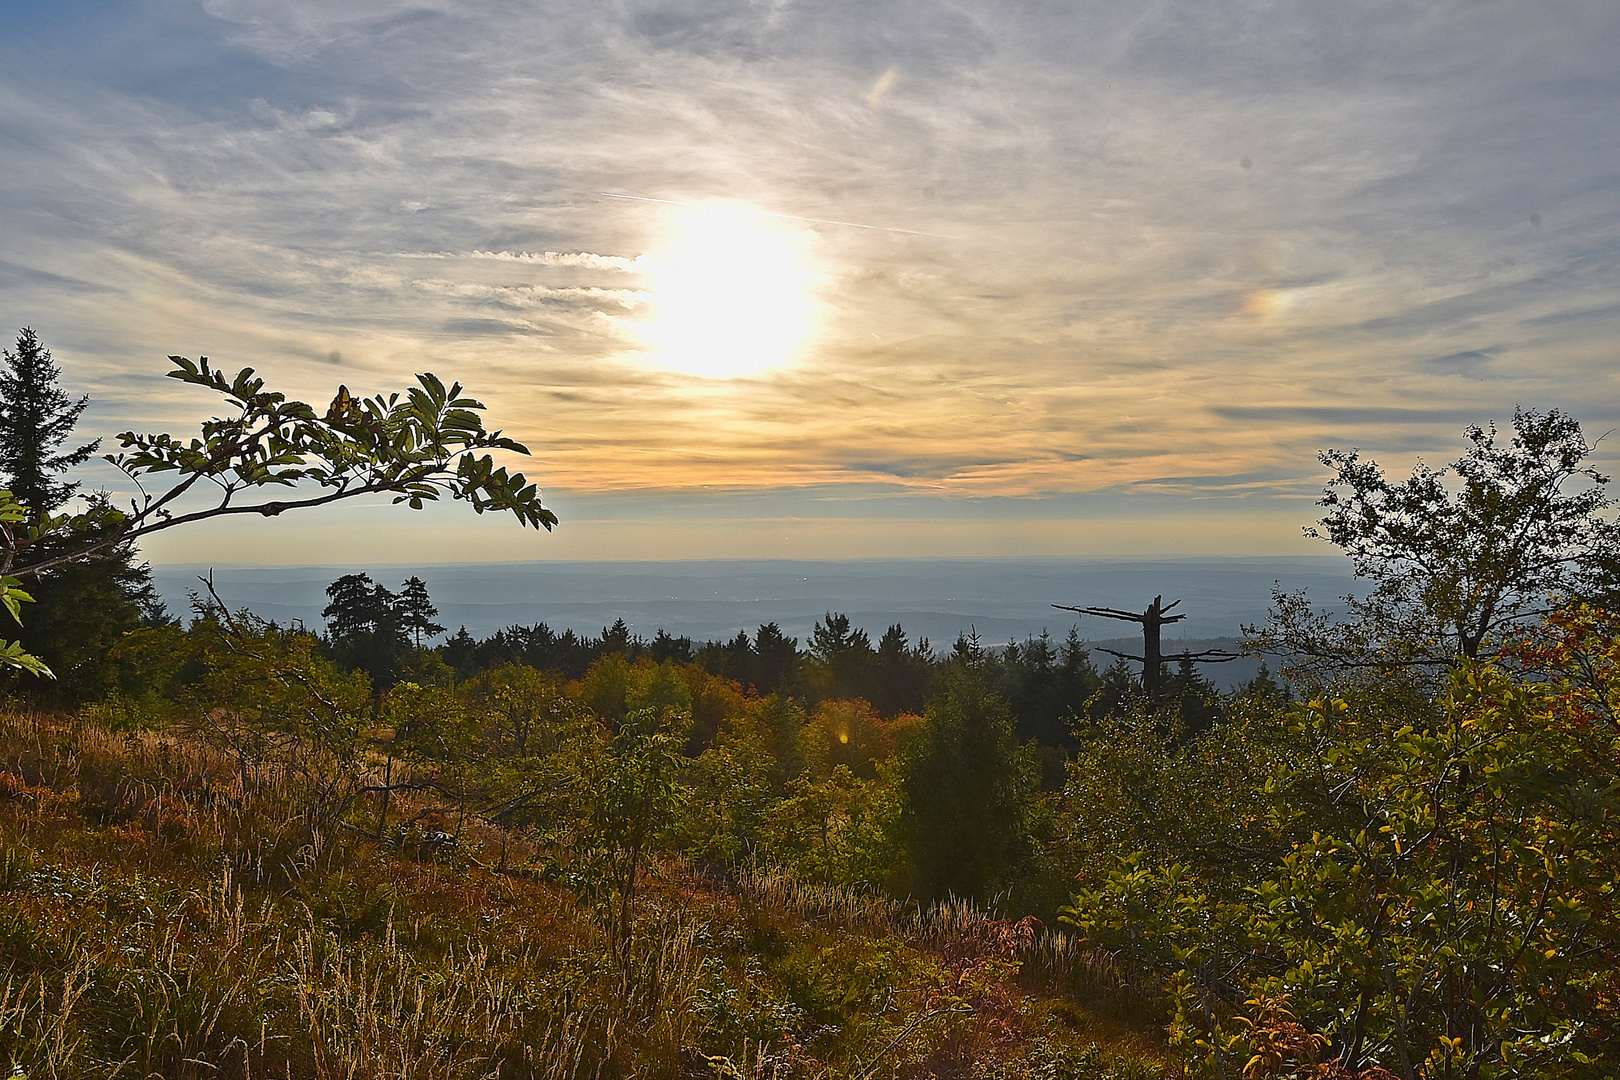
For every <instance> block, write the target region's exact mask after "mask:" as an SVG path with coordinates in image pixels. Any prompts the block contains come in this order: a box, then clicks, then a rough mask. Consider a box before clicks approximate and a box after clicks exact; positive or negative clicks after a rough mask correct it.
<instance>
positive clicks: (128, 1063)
mask: <svg viewBox="0 0 1620 1080" xmlns="http://www.w3.org/2000/svg"><path fill="white" fill-rule="evenodd" d="M396 799H397V801H396V803H395V808H394V810H393V811H392V812H391V813H392V816H393V820H395V821H403V820H409V819H411V818H413V817H414V818H417V819H419V821H420V824H421V825H422V826H424V827H437V826H440V825H444V824H448V823H450V821H451V820H452V810H451V808H448V807H445V808H437V809H436V808H435V806H434V805H433V804H432V803H431V802H428V801H425V800H418V801H415V802H412V801H410V800H408V799H400V798H398V797H397V796H396ZM307 803H308V800H307V798H306V793H305V792H303V791H301V790H300V789H299V787H298V784H297V782H296V781H295V780H293V779H292V778H289V777H285V776H277V775H274V774H271V773H267V772H264V771H262V770H261V771H259V772H257V773H250V772H248V771H246V770H244V769H242V768H241V767H240V762H238V761H235V760H233V759H232V758H230V757H229V756H227V755H223V754H220V753H218V752H215V751H213V750H210V749H208V748H207V747H205V746H203V745H202V744H200V743H198V742H196V741H193V740H189V739H186V738H183V737H181V736H178V735H174V734H164V733H139V734H134V735H123V734H116V733H112V732H108V731H106V730H104V729H101V728H99V727H97V726H95V725H94V724H88V723H83V722H78V721H74V720H72V719H69V718H66V717H60V716H57V717H48V716H38V715H32V714H24V713H17V712H10V713H5V712H0V1068H6V1067H10V1066H16V1067H18V1068H20V1069H21V1070H23V1071H24V1072H25V1073H26V1075H28V1076H29V1077H33V1078H35V1080H39V1078H42V1077H50V1078H53V1080H81V1078H82V1080H89V1078H92V1077H94V1078H97V1080H104V1078H121V1080H147V1078H149V1077H163V1078H166V1080H203V1078H210V1080H212V1078H219V1077H229V1078H233V1080H235V1078H240V1080H252V1078H256V1077H265V1078H270V1077H285V1078H288V1080H291V1078H294V1077H298V1078H311V1080H328V1078H330V1080H338V1078H342V1080H441V1078H442V1080H452V1078H455V1080H462V1078H468V1080H470V1078H501V1080H526V1078H558V1080H561V1078H569V1080H577V1078H587V1077H590V1078H598V1080H611V1078H627V1077H646V1078H649V1080H655V1078H670V1080H674V1078H679V1077H734V1078H748V1080H764V1078H771V1080H792V1078H805V1080H811V1078H823V1077H825V1078H832V1077H861V1078H862V1080H879V1078H888V1080H895V1078H899V1077H923V1076H940V1077H945V1076H967V1075H975V1076H978V1075H996V1076H1004V1077H1008V1078H1012V1077H1030V1078H1034V1077H1042V1078H1048V1080H1062V1078H1065V1077H1068V1078H1073V1080H1088V1078H1094V1080H1101V1078H1104V1077H1108V1076H1118V1077H1126V1076H1130V1077H1146V1076H1150V1075H1154V1074H1156V1072H1157V1067H1156V1066H1155V1065H1154V1064H1153V1059H1152V1058H1151V1056H1144V1055H1143V1054H1141V1053H1140V1052H1139V1048H1137V1047H1136V1045H1135V1044H1133V1043H1132V1042H1131V1041H1130V1040H1128V1039H1125V1040H1115V1041H1114V1042H1110V1041H1109V1040H1110V1039H1112V1038H1113V1036H1112V1035H1110V1034H1108V1033H1107V1032H1105V1031H1104V1030H1103V1029H1102V1028H1101V1027H1098V1026H1097V1024H1096V1023H1095V1022H1094V1021H1093V1020H1091V1019H1089V1018H1088V1015H1089V1014H1087V1013H1086V1012H1085V1010H1083V1009H1080V1008H1079V1007H1078V1005H1076V1000H1077V999H1076V998H1075V995H1074V994H1073V993H1072V992H1071V988H1072V987H1073V986H1079V985H1080V984H1082V983H1083V982H1085V981H1086V980H1090V981H1091V983H1092V984H1094V985H1095V987H1098V988H1101V987H1104V986H1105V985H1117V980H1116V981H1115V982H1114V983H1109V980H1114V979H1115V976H1116V973H1114V972H1112V969H1110V968H1109V967H1108V966H1107V962H1106V958H1099V957H1096V956H1093V955H1091V954H1089V953H1086V952H1085V951H1084V950H1080V949H1077V948H1076V947H1074V946H1073V944H1072V943H1071V942H1069V941H1068V939H1067V938H1065V937H1064V936H1063V935H1060V934H1046V933H1036V932H1035V930H1034V928H1031V927H1029V926H1028V925H1027V924H1012V923H1009V922H1007V921H1006V920H999V919H996V918H993V917H992V916H991V915H990V914H988V913H987V912H985V911H983V910H981V909H979V908H977V907H974V906H973V905H969V904H960V903H952V904H943V905H938V906H935V907H932V908H929V909H926V910H919V909H918V908H917V907H916V906H915V905H908V904H905V903H902V902H898V901H894V900H891V899H887V898H882V897H876V896H871V895H866V894H863V893H857V892H855V891H853V890H839V889H827V888H825V887H819V886H813V885H805V884H803V883H799V882H795V881H793V880H791V879H790V878H787V877H785V876H783V875H781V874H774V873H771V872H770V871H768V870H764V869H758V870H753V871H748V872H743V873H740V874H739V875H738V876H737V878H736V880H734V881H731V882H727V883H724V884H720V883H717V882H715V881H713V880H711V879H707V878H704V877H701V876H699V875H696V874H694V873H692V872H691V871H690V870H689V869H687V868H685V867H684V866H682V865H681V864H680V863H679V862H676V861H670V862H664V863H661V864H659V866H658V867H656V868H655V873H654V875H653V878H654V880H653V882H652V884H651V887H650V889H649V891H648V895H647V898H646V900H645V902H644V906H643V909H642V911H641V915H640V918H639V921H638V932H637V938H636V945H635V948H634V949H633V950H632V953H631V962H630V963H629V965H628V966H627V967H624V968H621V967H620V966H618V965H616V964H614V963H613V962H611V961H610V960H609V959H608V951H607V948H606V941H605V938H604V935H603V931H602V929H601V927H600V926H599V925H598V923H597V922H596V920H595V917H594V915H593V909H592V908H591V907H590V906H589V905H585V904H583V903H581V902H579V901H578V900H577V898H576V897H575V896H574V894H573V893H572V892H570V891H569V889H567V888H565V887H563V886H562V885H559V884H551V883H547V882H544V881H540V880H534V879H532V878H529V877H525V876H523V875H521V874H518V873H510V874H502V873H498V872H495V871H496V868H498V867H501V866H504V865H507V863H505V862H503V861H502V859H501V855H502V853H503V852H504V853H505V855H506V856H507V861H508V862H509V863H510V865H511V866H513V867H517V866H518V865H519V864H521V863H522V861H523V859H524V858H525V857H526V856H527V854H528V853H529V852H530V851H532V850H533V843H532V841H531V840H529V839H527V838H525V837H522V836H517V835H508V834H506V833H505V832H504V831H503V830H500V829H496V828H493V827H491V826H488V825H484V824H478V825H476V826H472V827H469V828H467V829H466V830H465V831H464V833H463V835H462V837H461V841H462V842H461V844H460V845H459V846H458V847H457V848H455V849H454V850H453V851H440V852H437V853H436V854H435V853H430V852H425V851H423V850H419V849H411V848H409V847H408V846H400V845H390V844H380V843H377V842H375V841H373V840H371V839H370V838H369V837H367V836H365V835H363V834H364V832H365V830H366V829H368V828H372V827H374V826H375V814H374V808H367V813H366V815H364V816H363V819H362V818H359V817H357V818H356V820H355V821H353V822H351V823H349V824H348V825H347V826H344V825H341V824H340V825H339V826H337V827H334V826H333V825H332V824H331V823H330V822H324V823H323V820H322V819H320V818H317V817H315V816H312V815H310V814H309V813H307V812H306V811H305V810H304V809H302V808H303V807H305V806H306V805H307ZM1088 1025H1089V1026H1088ZM1097 1039H1102V1040H1103V1041H1104V1043H1105V1045H1104V1046H1103V1047H1102V1048H1101V1049H1099V1048H1097V1047H1092V1048H1089V1049H1088V1048H1087V1046H1086V1043H1087V1042H1088V1041H1094V1040H1097Z"/></svg>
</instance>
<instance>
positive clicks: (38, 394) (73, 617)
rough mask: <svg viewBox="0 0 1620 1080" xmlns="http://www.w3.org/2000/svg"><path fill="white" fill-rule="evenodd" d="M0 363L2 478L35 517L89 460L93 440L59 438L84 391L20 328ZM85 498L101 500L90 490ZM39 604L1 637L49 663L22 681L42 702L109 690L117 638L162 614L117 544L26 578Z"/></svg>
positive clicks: (145, 573) (49, 549)
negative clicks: (68, 387)
mask: <svg viewBox="0 0 1620 1080" xmlns="http://www.w3.org/2000/svg"><path fill="white" fill-rule="evenodd" d="M4 355H5V362H4V364H3V365H0V484H3V485H4V486H5V487H7V488H9V489H10V490H11V492H12V493H13V494H14V495H15V496H16V497H17V499H18V501H19V502H21V503H22V504H23V505H25V506H27V507H28V508H29V512H30V514H32V515H33V517H34V518H35V520H37V519H39V518H42V517H45V516H47V515H50V514H53V513H55V512H56V511H58V510H60V509H61V508H62V506H63V504H65V503H66V502H67V501H68V500H69V499H71V498H72V497H73V496H74V494H75V493H77V491H78V490H79V485H78V484H77V483H74V482H71V481H67V480H64V479H62V478H61V477H62V474H63V473H64V472H66V471H67V470H68V469H71V468H73V467H74V466H76V465H82V464H83V463H84V462H86V461H88V460H89V458H90V455H91V454H94V453H95V452H96V450H97V448H98V447H99V446H100V442H101V440H99V439H97V440H94V441H92V442H88V443H85V444H84V445H82V446H79V447H76V448H74V449H71V450H65V451H64V450H62V449H61V447H62V444H63V443H65V442H67V441H68V438H69V436H71V435H72V434H73V426H74V424H75V423H77V422H78V419H79V416H80V414H82V413H83V412H84V410H85V406H87V405H88V404H89V403H90V398H89V396H88V395H82V396H80V397H79V398H77V399H75V398H73V397H72V396H70V395H69V394H68V393H67V392H66V391H64V390H63V389H62V387H61V385H60V383H59V380H60V379H61V373H60V372H59V371H58V370H57V368H56V364H55V363H54V362H53V361H52V359H51V351H50V350H49V349H47V348H46V347H45V346H44V345H43V344H42V343H41V342H40V340H39V337H38V335H36V334H35V333H34V331H33V330H31V329H28V328H26V327H25V328H24V329H23V331H22V332H21V333H20V334H19V335H18V336H17V348H16V351H15V352H13V351H11V350H9V349H8V350H6V351H5V354H4ZM90 498H91V501H92V502H95V501H98V500H104V499H105V496H103V495H99V494H98V495H92V496H91V497H90ZM93 538H94V537H87V536H84V535H75V536H62V537H58V538H52V539H49V540H47V541H45V542H44V543H42V544H40V545H37V546H36V547H35V548H34V549H32V551H31V553H32V554H36V555H49V554H52V553H53V552H55V551H56V550H58V549H59V548H62V547H72V546H75V545H82V544H83V543H85V541H86V540H89V539H93ZM28 591H29V592H30V593H32V594H33V597H34V599H35V601H36V603H34V604H32V605H30V606H29V609H28V614H27V617H26V619H25V622H24V624H23V625H22V626H21V627H20V628H18V627H16V626H12V625H8V626H5V627H4V628H3V632H0V637H7V636H10V635H12V634H15V635H16V636H17V637H18V638H19V639H20V640H21V641H22V643H23V646H24V647H25V648H26V649H27V650H28V651H29V652H31V653H33V654H34V655H36V656H38V657H40V658H41V659H42V660H44V661H45V662H46V663H48V664H49V665H50V666H51V669H52V670H53V671H54V672H55V673H56V676H57V680H56V682H55V683H36V682H33V681H30V682H28V683H27V684H26V686H27V688H28V690H29V692H30V693H32V694H35V695H36V696H38V697H41V698H43V699H47V700H53V701H56V702H61V703H68V704H71V703H74V702H77V701H84V700H87V699H90V698H94V697H97V696H100V695H102V694H104V693H106V692H108V691H109V690H111V689H113V688H114V687H115V686H116V685H117V684H118V681H119V672H118V668H117V665H116V663H115V661H114V660H113V658H112V655H111V654H112V652H113V650H114V648H115V647H116V646H117V644H118V642H119V641H120V640H121V639H122V638H123V636H124V635H125V634H126V633H128V632H129V631H131V630H134V629H136V628H137V627H139V626H141V625H143V624H144V625H153V624H155V623H160V622H163V621H165V620H166V616H165V614H164V612H163V604H162V602H161V601H160V600H159V599H158V596H157V593H156V591H155V590H154V589H153V588H152V581H151V574H150V571H149V570H148V568H147V567H146V565H145V564H144V563H140V562H137V561H136V554H135V549H134V548H133V547H132V546H131V545H129V544H118V545H115V546H113V547H111V548H108V549H106V550H104V551H103V552H102V553H101V554H99V555H98V556H96V557H95V558H93V559H89V560H85V561H82V562H75V563H69V564H67V565H64V566H59V567H57V568H56V569H55V570H51V571H48V572H46V573H44V574H41V575H39V576H38V577H37V578H35V579H34V580H32V581H30V582H29V583H28Z"/></svg>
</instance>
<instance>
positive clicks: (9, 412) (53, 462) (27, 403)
mask: <svg viewBox="0 0 1620 1080" xmlns="http://www.w3.org/2000/svg"><path fill="white" fill-rule="evenodd" d="M60 378H61V373H60V372H59V371H57V369H56V365H55V364H54V363H53V362H52V360H51V350H49V349H47V348H46V347H45V346H44V345H43V344H41V343H40V340H39V337H38V335H36V334H35V333H34V331H33V330H32V329H30V328H29V327H26V326H25V327H23V329H22V332H21V333H20V334H18V335H17V351H16V352H12V351H11V350H10V349H7V350H5V364H4V366H3V367H0V474H3V475H4V477H5V482H6V485H7V486H8V487H9V488H10V490H11V493H12V494H13V495H15V496H16V497H17V501H18V502H20V503H22V504H23V505H24V506H26V507H28V509H29V512H30V514H32V515H33V517H34V519H35V520H37V519H39V518H41V517H44V516H45V515H47V514H50V513H52V512H54V511H55V510H57V509H58V508H59V507H60V506H61V505H62V504H63V503H65V502H67V501H68V499H70V498H72V497H73V493H74V492H76V491H77V490H78V489H79V485H78V484H75V483H68V482H65V481H62V480H58V479H57V477H58V476H60V475H61V474H62V473H64V472H66V471H67V470H68V469H71V468H73V467H74V466H75V465H82V464H84V463H85V462H86V461H88V460H90V455H91V454H93V453H95V452H96V450H97V448H99V447H100V445H101V440H100V439H96V440H95V441H93V442H89V443H86V444H84V445H83V446H80V447H77V448H75V449H73V450H68V451H65V452H63V453H58V452H57V448H58V447H60V446H61V445H62V444H63V443H64V442H66V441H67V438H68V436H69V435H71V434H72V433H73V425H74V424H76V423H78V422H79V414H80V413H82V412H84V410H85V406H87V405H89V404H90V396H89V395H88V394H86V395H83V396H81V397H80V398H79V399H78V400H77V401H75V400H74V399H73V398H71V397H69V396H68V394H67V392H66V391H64V390H63V389H62V388H61V386H59V385H58V380H59V379H60Z"/></svg>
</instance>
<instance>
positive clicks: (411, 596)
mask: <svg viewBox="0 0 1620 1080" xmlns="http://www.w3.org/2000/svg"><path fill="white" fill-rule="evenodd" d="M394 613H395V615H396V616H398V618H399V624H400V626H401V627H403V628H404V630H405V632H406V633H408V634H411V635H412V636H413V637H415V638H416V647H417V648H418V649H420V648H421V647H422V637H423V635H424V634H425V635H426V636H428V637H432V636H433V635H434V634H442V633H444V627H442V626H440V625H439V624H438V623H436V622H434V621H433V617H434V616H435V615H437V614H438V613H439V609H438V608H437V607H435V606H434V604H433V598H432V597H430V596H429V595H428V588H427V582H425V581H423V580H422V579H421V578H419V577H416V576H415V575H412V576H411V577H409V578H406V579H405V582H404V584H402V585H400V587H399V594H398V595H397V596H396V597H395V600H394Z"/></svg>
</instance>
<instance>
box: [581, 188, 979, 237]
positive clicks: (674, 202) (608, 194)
mask: <svg viewBox="0 0 1620 1080" xmlns="http://www.w3.org/2000/svg"><path fill="white" fill-rule="evenodd" d="M597 194H598V195H600V196H602V197H603V198H605V199H629V200H631V201H632V202H653V203H663V204H664V205H666V206H694V207H697V208H699V209H704V208H707V207H709V206H712V205H713V204H711V203H700V202H684V201H682V200H680V199H654V198H650V197H648V196H646V195H621V194H619V193H617V192H613V191H598V192H597ZM754 213H756V214H763V215H764V216H765V217H774V218H786V219H787V220H788V221H804V222H808V223H809V224H811V225H842V226H844V227H845V228H846V229H870V230H871V231H873V232H892V233H904V234H905V235H906V236H932V237H934V238H936V239H939V240H954V239H956V237H954V236H946V235H944V234H943V233H931V232H918V231H917V230H915V229H891V228H889V227H888V226H887V225H862V224H861V223H860V222H857V221H831V220H829V219H827V218H813V217H799V216H798V215H797V214H777V213H773V212H772V211H770V210H755V211H754Z"/></svg>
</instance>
